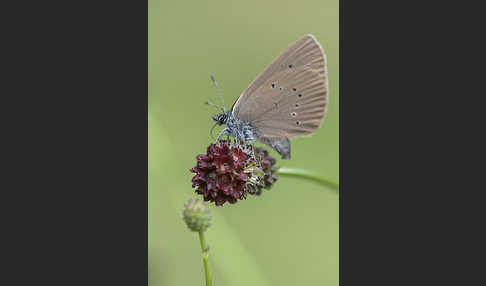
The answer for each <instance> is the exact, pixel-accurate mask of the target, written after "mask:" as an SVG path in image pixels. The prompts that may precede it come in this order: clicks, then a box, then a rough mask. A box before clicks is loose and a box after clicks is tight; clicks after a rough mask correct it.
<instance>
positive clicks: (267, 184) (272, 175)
mask: <svg viewBox="0 0 486 286" xmlns="http://www.w3.org/2000/svg"><path fill="white" fill-rule="evenodd" d="M255 155H256V158H257V160H259V163H260V166H261V168H262V170H263V173H264V174H265V175H264V177H263V182H262V183H263V184H260V185H258V186H257V190H256V193H255V195H258V196H259V195H260V194H261V193H262V189H266V190H269V189H270V188H271V187H272V185H273V184H274V183H275V182H276V181H277V179H278V176H277V167H276V166H275V163H276V162H277V160H275V158H273V157H271V156H270V155H268V151H267V150H265V149H263V148H261V147H256V148H255Z"/></svg>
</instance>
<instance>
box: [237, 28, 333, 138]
mask: <svg viewBox="0 0 486 286" xmlns="http://www.w3.org/2000/svg"><path fill="white" fill-rule="evenodd" d="M327 103H328V88H327V72H326V58H325V55H324V52H323V51H322V48H321V46H320V45H319V43H318V42H317V41H316V40H315V38H314V37H313V36H311V35H306V36H304V37H303V38H301V39H300V40H298V41H297V42H295V43H293V44H292V45H290V46H289V47H288V48H287V50H285V51H284V52H283V53H282V54H281V55H280V56H279V57H278V58H277V59H275V60H274V61H273V62H272V63H271V64H270V65H269V66H268V67H267V68H266V69H265V70H264V71H263V72H262V74H260V75H259V76H258V77H257V78H256V79H255V80H254V81H253V82H252V83H251V84H250V86H249V87H248V88H247V89H245V91H244V92H243V93H242V94H241V96H240V97H239V98H238V100H237V101H236V103H235V104H234V106H233V111H232V112H233V116H234V117H236V118H238V119H240V120H242V121H246V122H249V123H251V125H252V126H253V127H254V128H255V130H256V131H257V133H258V135H259V136H260V137H266V138H282V137H287V138H291V137H295V136H301V135H308V134H311V133H313V132H314V131H315V130H316V129H317V128H318V127H319V126H320V124H321V122H322V119H323V117H324V114H325V112H326V105H327Z"/></svg>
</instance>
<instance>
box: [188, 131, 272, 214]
mask: <svg viewBox="0 0 486 286" xmlns="http://www.w3.org/2000/svg"><path fill="white" fill-rule="evenodd" d="M253 149H254V148H253V146H251V145H239V144H233V145H232V144H231V141H225V140H222V141H220V142H218V144H211V145H209V147H208V148H207V149H206V154H205V155H204V154H200V155H197V157H196V159H197V163H196V166H195V167H194V168H192V169H190V171H191V172H193V173H195V174H196V175H194V177H193V178H192V183H193V185H192V186H193V187H196V190H195V192H196V193H197V194H200V195H202V196H203V198H204V201H211V202H214V203H215V204H216V205H217V206H221V205H223V204H224V203H226V202H229V203H230V204H234V203H236V202H237V201H238V200H244V199H246V198H247V195H248V194H256V193H258V190H259V188H260V189H261V188H270V187H271V185H272V183H273V182H274V181H275V180H276V175H275V174H274V173H272V170H273V169H272V167H273V165H274V164H275V159H274V158H272V157H270V156H268V152H266V151H265V150H264V149H263V148H257V149H258V150H259V151H258V154H256V153H254V152H253ZM265 152H266V153H265ZM255 155H257V156H255ZM260 192H261V190H260Z"/></svg>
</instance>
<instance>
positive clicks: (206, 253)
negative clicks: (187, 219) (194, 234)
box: [199, 231, 211, 286]
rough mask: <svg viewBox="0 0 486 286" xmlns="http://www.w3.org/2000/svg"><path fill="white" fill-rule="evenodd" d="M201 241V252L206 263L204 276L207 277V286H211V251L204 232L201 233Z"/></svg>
mask: <svg viewBox="0 0 486 286" xmlns="http://www.w3.org/2000/svg"><path fill="white" fill-rule="evenodd" d="M199 241H200V242H201V251H202V257H203V262H204V274H205V276H206V286H211V273H210V272H209V263H208V256H209V249H208V248H207V246H206V240H205V238H204V232H203V231H200V232H199Z"/></svg>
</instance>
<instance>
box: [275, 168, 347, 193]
mask: <svg viewBox="0 0 486 286" xmlns="http://www.w3.org/2000/svg"><path fill="white" fill-rule="evenodd" d="M277 174H278V175H281V176H289V177H297V178H304V179H309V180H313V181H316V182H318V183H321V184H323V185H326V186H328V187H331V188H333V189H336V190H337V189H339V183H338V182H334V181H332V180H329V179H326V178H324V177H322V176H321V174H319V173H317V172H313V171H309V170H305V169H292V168H285V167H281V168H279V169H278V170H277Z"/></svg>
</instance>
